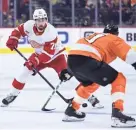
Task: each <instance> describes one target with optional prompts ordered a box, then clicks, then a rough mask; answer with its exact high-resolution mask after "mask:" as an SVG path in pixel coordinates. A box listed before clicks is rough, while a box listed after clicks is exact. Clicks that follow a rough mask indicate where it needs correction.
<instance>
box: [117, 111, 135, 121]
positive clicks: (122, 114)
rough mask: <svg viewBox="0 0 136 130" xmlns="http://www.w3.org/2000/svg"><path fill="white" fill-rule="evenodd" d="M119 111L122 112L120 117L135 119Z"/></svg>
mask: <svg viewBox="0 0 136 130" xmlns="http://www.w3.org/2000/svg"><path fill="white" fill-rule="evenodd" d="M119 113H120V118H124V119H125V120H133V118H132V117H131V116H127V115H125V114H124V113H123V112H121V111H119Z"/></svg>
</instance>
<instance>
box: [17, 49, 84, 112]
mask: <svg viewBox="0 0 136 130" xmlns="http://www.w3.org/2000/svg"><path fill="white" fill-rule="evenodd" d="M14 50H15V51H16V52H17V53H18V54H19V55H20V56H21V57H22V58H23V59H24V60H25V61H27V58H26V57H25V56H24V55H23V54H22V53H21V52H20V51H19V50H18V49H17V48H14ZM33 70H34V71H35V72H36V73H38V74H39V75H40V76H41V78H42V79H43V80H44V81H45V82H46V83H47V84H48V85H49V86H50V87H51V88H52V89H53V90H55V88H54V86H53V85H52V84H51V83H50V82H49V81H48V80H47V79H46V78H45V77H44V76H43V75H42V74H41V73H40V72H39V71H38V70H37V69H36V68H34V67H33ZM56 93H57V94H58V95H59V96H60V97H61V98H62V99H63V101H65V102H66V103H70V102H71V101H72V99H73V98H71V99H66V98H65V97H64V96H63V95H61V93H60V92H58V91H56ZM84 104H85V107H86V103H84ZM84 104H82V106H83V107H84ZM51 110H52V109H49V110H48V111H51Z"/></svg>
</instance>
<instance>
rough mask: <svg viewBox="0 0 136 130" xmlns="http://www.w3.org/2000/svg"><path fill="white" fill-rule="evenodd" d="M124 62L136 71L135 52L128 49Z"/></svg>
mask: <svg viewBox="0 0 136 130" xmlns="http://www.w3.org/2000/svg"><path fill="white" fill-rule="evenodd" d="M125 61H126V62H127V63H128V64H130V65H132V66H133V67H134V68H135V69H136V51H134V50H133V49H130V50H129V51H128V53H127V55H126V60H125Z"/></svg>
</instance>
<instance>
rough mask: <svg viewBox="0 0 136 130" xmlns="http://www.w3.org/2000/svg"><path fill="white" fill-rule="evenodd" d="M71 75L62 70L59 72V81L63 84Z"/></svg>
mask: <svg viewBox="0 0 136 130" xmlns="http://www.w3.org/2000/svg"><path fill="white" fill-rule="evenodd" d="M72 76H73V75H72V74H71V73H70V72H69V71H68V70H67V69H64V70H62V71H61V73H60V76H59V79H60V80H61V81H63V82H66V81H67V80H70V79H71V77H72Z"/></svg>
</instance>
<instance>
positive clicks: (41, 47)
mask: <svg viewBox="0 0 136 130" xmlns="http://www.w3.org/2000/svg"><path fill="white" fill-rule="evenodd" d="M24 36H28V41H29V43H30V45H31V46H32V47H33V48H34V50H35V53H33V54H32V55H31V56H30V57H29V59H28V61H27V62H25V63H24V68H23V71H22V72H21V73H20V75H19V76H17V77H15V78H14V80H13V82H12V85H11V90H10V92H9V94H8V95H7V96H6V97H5V98H4V99H3V100H2V105H1V106H8V105H9V104H10V103H11V102H13V101H14V100H15V99H16V97H17V96H18V95H19V93H20V92H21V90H22V89H23V88H24V86H25V83H26V82H27V79H28V77H29V76H30V75H35V74H36V73H35V72H34V71H33V69H32V66H33V67H35V68H36V69H37V70H39V71H40V70H42V69H44V68H46V67H51V68H53V69H54V70H55V71H56V72H57V74H58V76H59V78H60V80H61V81H67V80H68V79H70V77H71V75H70V74H69V73H68V71H67V69H66V68H67V63H66V58H65V54H64V50H65V48H64V47H63V46H62V44H61V41H60V40H59V38H58V34H57V30H56V28H54V26H53V25H51V24H50V23H49V22H48V17H47V13H46V12H45V10H43V9H36V10H35V11H34V13H33V20H28V21H27V22H25V23H23V24H21V25H19V26H18V27H16V28H15V29H14V30H13V31H12V33H11V35H10V36H9V39H8V41H7V43H6V45H7V47H8V48H10V49H11V51H13V50H14V48H17V46H18V40H19V39H20V37H24ZM89 99H90V103H91V104H92V105H93V106H94V107H95V106H96V105H98V108H99V107H101V106H100V105H99V100H98V99H97V98H96V97H94V96H91V97H90V98H89Z"/></svg>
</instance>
